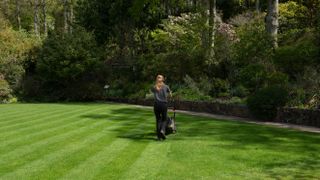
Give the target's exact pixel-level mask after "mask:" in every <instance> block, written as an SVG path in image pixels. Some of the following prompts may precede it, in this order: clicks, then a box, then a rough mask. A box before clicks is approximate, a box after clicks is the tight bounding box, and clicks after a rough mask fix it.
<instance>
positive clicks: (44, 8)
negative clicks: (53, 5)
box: [41, 0, 48, 36]
mask: <svg viewBox="0 0 320 180" xmlns="http://www.w3.org/2000/svg"><path fill="white" fill-rule="evenodd" d="M41 7H42V17H43V33H44V35H45V36H46V35H47V34H48V25H47V3H46V0H41Z"/></svg>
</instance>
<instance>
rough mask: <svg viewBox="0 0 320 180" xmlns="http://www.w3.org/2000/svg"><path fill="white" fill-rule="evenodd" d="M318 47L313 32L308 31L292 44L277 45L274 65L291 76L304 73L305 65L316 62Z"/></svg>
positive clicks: (294, 76)
mask: <svg viewBox="0 0 320 180" xmlns="http://www.w3.org/2000/svg"><path fill="white" fill-rule="evenodd" d="M318 54H319V47H318V46H317V45H316V44H315V39H314V35H313V33H311V32H309V33H307V34H305V35H304V36H303V37H301V38H300V39H299V40H298V41H297V42H295V43H294V44H292V45H286V46H282V47H279V48H278V49H277V51H276V53H275V57H274V63H275V65H276V66H277V67H278V68H279V69H280V70H282V71H283V72H285V73H286V74H288V75H289V76H290V77H291V78H296V77H297V76H299V75H301V74H303V73H304V70H305V67H306V66H311V65H314V64H316V63H317V58H318Z"/></svg>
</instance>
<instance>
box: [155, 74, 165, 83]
mask: <svg viewBox="0 0 320 180" xmlns="http://www.w3.org/2000/svg"><path fill="white" fill-rule="evenodd" d="M159 78H162V82H164V81H165V77H164V76H163V75H162V74H158V75H157V77H156V82H157V80H158V79H159Z"/></svg>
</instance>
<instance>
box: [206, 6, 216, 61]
mask: <svg viewBox="0 0 320 180" xmlns="http://www.w3.org/2000/svg"><path fill="white" fill-rule="evenodd" d="M215 19H216V0H209V36H208V40H209V43H208V45H209V47H210V48H209V58H210V59H213V57H214V46H215V31H216V21H215Z"/></svg>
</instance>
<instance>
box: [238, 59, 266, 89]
mask: <svg viewBox="0 0 320 180" xmlns="http://www.w3.org/2000/svg"><path fill="white" fill-rule="evenodd" d="M267 74H268V72H267V70H266V68H265V67H264V66H263V65H262V64H251V65H248V66H246V67H244V68H242V69H240V70H239V76H238V81H237V82H238V83H239V84H242V85H243V86H244V87H245V88H247V89H249V90H250V91H251V92H254V91H256V90H258V89H259V88H261V87H263V86H264V85H265V83H266V80H267Z"/></svg>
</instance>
